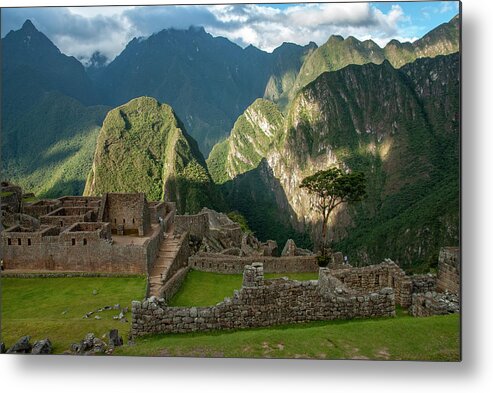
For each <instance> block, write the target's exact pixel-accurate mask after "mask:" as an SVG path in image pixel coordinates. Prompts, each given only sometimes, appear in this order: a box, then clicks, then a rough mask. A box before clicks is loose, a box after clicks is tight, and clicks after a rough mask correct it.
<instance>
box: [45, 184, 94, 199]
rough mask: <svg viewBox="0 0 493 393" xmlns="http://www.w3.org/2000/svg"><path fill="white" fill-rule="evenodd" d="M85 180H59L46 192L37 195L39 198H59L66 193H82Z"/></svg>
mask: <svg viewBox="0 0 493 393" xmlns="http://www.w3.org/2000/svg"><path fill="white" fill-rule="evenodd" d="M84 185H85V181H84V180H68V181H62V180H59V181H57V182H56V183H55V184H53V186H52V187H51V188H50V189H48V190H47V191H46V192H44V193H42V194H39V195H37V197H39V198H59V197H61V196H65V195H82V193H83V191H84Z"/></svg>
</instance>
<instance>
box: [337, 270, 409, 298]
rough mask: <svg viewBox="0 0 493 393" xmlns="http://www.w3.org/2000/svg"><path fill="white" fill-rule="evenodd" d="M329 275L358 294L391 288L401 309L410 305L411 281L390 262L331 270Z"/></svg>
mask: <svg viewBox="0 0 493 393" xmlns="http://www.w3.org/2000/svg"><path fill="white" fill-rule="evenodd" d="M331 274H332V275H333V276H334V277H336V278H338V279H339V280H340V281H341V282H342V283H343V284H345V285H346V286H347V287H348V288H350V289H353V290H355V291H357V292H360V293H365V292H374V291H378V290H380V289H382V288H386V287H390V288H393V289H394V292H395V301H396V303H398V304H400V305H401V306H402V307H409V306H410V305H411V295H412V290H413V283H412V280H411V278H410V277H408V276H407V275H406V273H404V271H403V270H402V269H401V268H400V267H399V266H397V264H395V263H394V262H392V261H386V262H382V263H380V264H378V265H370V266H364V267H351V268H349V269H347V268H345V269H337V270H331Z"/></svg>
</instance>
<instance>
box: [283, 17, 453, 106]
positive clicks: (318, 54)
mask: <svg viewBox="0 0 493 393" xmlns="http://www.w3.org/2000/svg"><path fill="white" fill-rule="evenodd" d="M459 23H460V20H459V16H458V15H457V16H455V17H454V18H452V20H450V22H448V23H444V24H442V25H440V26H438V27H436V28H435V29H433V30H432V31H430V32H429V33H427V34H426V35H424V36H423V37H422V38H420V39H419V40H416V41H415V42H413V43H409V42H405V43H400V42H399V41H397V40H392V41H390V42H389V43H388V44H387V45H386V46H385V47H384V48H380V47H379V46H378V45H377V44H376V43H375V42H373V41H371V40H366V41H363V42H361V41H359V40H357V39H356V38H354V37H348V38H346V39H344V38H342V37H341V36H332V37H330V38H329V40H328V41H327V42H326V43H325V44H323V45H321V46H320V47H319V48H318V49H316V50H314V51H313V53H311V54H310V55H309V56H308V57H307V59H306V61H305V62H304V63H303V66H302V67H301V69H300V72H299V74H298V76H297V78H296V81H295V83H294V86H293V91H292V92H291V93H290V95H291V97H293V96H294V94H295V93H296V91H298V90H300V89H301V88H302V87H304V86H306V85H307V84H308V83H310V82H312V81H313V80H315V79H316V78H317V77H318V76H319V75H321V74H322V73H324V72H327V71H336V70H339V69H341V68H344V67H345V66H347V65H350V64H359V65H362V64H366V63H375V64H381V63H382V62H383V61H384V60H388V61H389V62H390V63H391V64H392V65H393V66H394V67H395V68H400V67H402V66H403V65H404V64H407V63H410V62H413V61H415V60H416V59H418V58H422V57H435V56H437V55H447V54H451V53H455V52H458V51H459Z"/></svg>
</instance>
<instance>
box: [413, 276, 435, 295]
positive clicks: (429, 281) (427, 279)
mask: <svg viewBox="0 0 493 393" xmlns="http://www.w3.org/2000/svg"><path fill="white" fill-rule="evenodd" d="M411 280H412V282H413V293H425V292H433V291H435V290H436V283H437V278H436V276H434V275H432V274H430V273H428V274H415V275H413V276H411Z"/></svg>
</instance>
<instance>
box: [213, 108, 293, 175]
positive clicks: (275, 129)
mask: <svg viewBox="0 0 493 393" xmlns="http://www.w3.org/2000/svg"><path fill="white" fill-rule="evenodd" d="M283 126H284V117H283V115H282V113H281V112H280V111H279V109H278V108H277V106H276V105H275V104H274V103H272V102H270V101H268V100H264V99H258V100H256V101H255V102H254V103H253V104H252V105H250V106H249V107H248V108H247V109H246V111H245V112H244V113H243V114H242V115H241V116H240V117H238V120H236V123H235V125H234V127H233V129H232V130H231V135H230V136H229V138H228V139H227V140H226V141H224V142H222V143H219V144H218V145H216V146H215V147H214V149H213V150H212V152H211V154H210V155H209V158H208V159H207V165H208V167H209V170H210V172H211V176H212V178H213V179H214V181H215V182H216V183H224V182H225V181H226V180H228V179H232V178H234V177H236V175H239V174H241V173H245V172H247V171H249V170H252V169H255V168H256V167H257V166H258V165H259V163H260V161H261V160H262V158H264V157H265V156H266V155H267V153H268V152H269V150H270V149H271V144H272V143H274V142H275V141H276V139H277V138H278V137H279V136H280V132H282V128H283Z"/></svg>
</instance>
